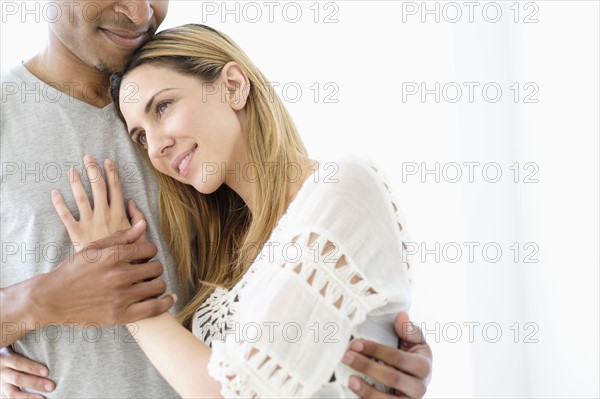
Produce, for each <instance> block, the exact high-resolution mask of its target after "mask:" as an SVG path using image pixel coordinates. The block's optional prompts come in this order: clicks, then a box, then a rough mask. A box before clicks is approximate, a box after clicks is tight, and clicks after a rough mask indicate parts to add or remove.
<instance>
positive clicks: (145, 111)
mask: <svg viewBox="0 0 600 399" xmlns="http://www.w3.org/2000/svg"><path fill="white" fill-rule="evenodd" d="M176 89H177V88H176V87H169V88H167V89H162V90H160V91H158V92H156V93H154V95H153V96H152V97H150V100H148V102H147V103H146V107H145V108H144V113H146V114H147V113H148V112H150V108H151V107H152V103H154V99H155V98H156V96H158V95H159V94H160V93H163V92H165V91H167V90H176Z"/></svg>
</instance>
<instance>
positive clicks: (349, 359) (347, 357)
mask: <svg viewBox="0 0 600 399" xmlns="http://www.w3.org/2000/svg"><path fill="white" fill-rule="evenodd" d="M353 361H354V355H352V354H351V353H349V352H346V354H345V355H344V357H343V358H342V362H344V363H345V364H351V363H352V362H353Z"/></svg>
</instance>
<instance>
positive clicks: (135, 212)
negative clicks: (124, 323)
mask: <svg viewBox="0 0 600 399" xmlns="http://www.w3.org/2000/svg"><path fill="white" fill-rule="evenodd" d="M84 163H85V164H86V166H87V168H88V170H92V171H94V172H95V176H98V178H96V179H94V180H93V181H92V182H91V186H92V195H93V203H94V207H93V208H92V206H91V204H90V202H89V200H88V198H87V195H86V193H85V190H84V189H83V185H82V183H81V179H80V177H79V173H78V172H76V171H75V170H72V171H70V175H69V177H70V182H71V190H72V192H73V196H74V197H75V198H76V202H77V208H78V210H79V220H76V219H75V218H74V217H73V214H72V213H71V211H70V210H69V209H68V208H67V206H66V204H65V202H64V200H63V198H62V196H61V195H60V193H58V192H57V191H55V192H54V193H53V194H52V202H53V204H54V207H55V209H56V211H57V212H58V214H59V216H60V218H61V220H62V221H63V223H64V225H65V227H66V228H67V231H68V232H69V237H70V238H71V241H72V242H73V245H74V246H75V248H76V249H77V250H79V249H81V248H84V247H85V246H86V245H87V244H89V243H90V242H92V241H95V240H97V239H99V238H103V237H105V236H108V235H110V234H111V233H114V232H116V231H118V230H123V229H128V228H130V227H131V223H133V224H135V223H136V222H138V221H140V220H143V219H144V215H143V214H142V213H141V212H140V211H139V209H137V207H136V206H135V203H133V202H132V201H130V202H129V206H128V211H129V212H128V213H129V217H130V219H131V223H130V221H129V219H128V217H127V216H128V215H127V212H126V211H125V209H124V207H123V194H122V189H121V184H120V180H119V177H118V174H117V169H116V166H115V164H114V162H112V161H109V160H107V161H105V165H104V171H105V174H106V181H105V179H104V178H102V174H101V172H100V167H99V165H98V164H97V163H96V160H95V159H93V158H92V157H89V156H86V157H85V158H84ZM144 241H145V237H142V238H140V239H139V240H138V241H137V242H136V243H137V244H141V243H143V242H144ZM132 289H133V287H132ZM128 328H129V331H130V332H131V334H132V335H133V337H134V338H135V339H136V340H137V342H138V343H139V345H140V347H141V348H142V350H143V351H144V352H145V353H146V355H147V356H148V358H149V359H150V361H151V362H152V363H153V364H154V366H155V367H156V369H157V370H158V371H159V372H160V374H161V375H162V376H163V377H164V378H165V380H166V381H167V382H168V383H169V384H170V385H171V386H172V387H173V388H174V389H175V390H176V391H177V393H179V395H181V396H182V397H194V398H199V397H211V398H216V397H220V394H219V392H220V385H219V383H218V382H216V381H215V380H214V379H212V378H211V377H210V376H209V375H208V371H207V367H206V365H207V363H208V360H209V358H210V354H211V350H210V348H208V347H207V346H206V345H204V344H203V343H202V342H201V341H200V340H198V339H197V338H195V337H194V336H193V335H192V333H190V332H189V331H188V330H186V329H185V328H184V327H183V326H182V325H180V324H179V323H178V322H177V321H176V320H175V319H174V318H173V317H172V316H171V315H170V314H169V313H163V314H161V315H159V316H155V317H151V318H147V319H143V320H140V321H137V322H135V323H130V324H128Z"/></svg>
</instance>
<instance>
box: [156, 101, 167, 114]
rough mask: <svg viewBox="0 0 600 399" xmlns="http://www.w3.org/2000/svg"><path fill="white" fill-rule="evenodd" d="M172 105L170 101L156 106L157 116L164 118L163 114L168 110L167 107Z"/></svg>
mask: <svg viewBox="0 0 600 399" xmlns="http://www.w3.org/2000/svg"><path fill="white" fill-rule="evenodd" d="M170 104H171V102H170V101H162V102H160V103H158V104H157V105H156V114H157V115H158V116H162V114H163V112H165V110H166V109H167V107H168V106H169V105H170Z"/></svg>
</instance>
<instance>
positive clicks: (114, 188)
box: [104, 159, 123, 210]
mask: <svg viewBox="0 0 600 399" xmlns="http://www.w3.org/2000/svg"><path fill="white" fill-rule="evenodd" d="M104 173H105V174H106V183H107V184H106V185H107V187H108V203H109V206H110V207H111V209H112V208H114V209H115V210H117V209H119V210H120V209H123V188H122V187H121V180H120V179H119V171H118V170H117V166H116V165H115V163H114V161H113V160H112V159H106V160H105V161H104Z"/></svg>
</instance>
